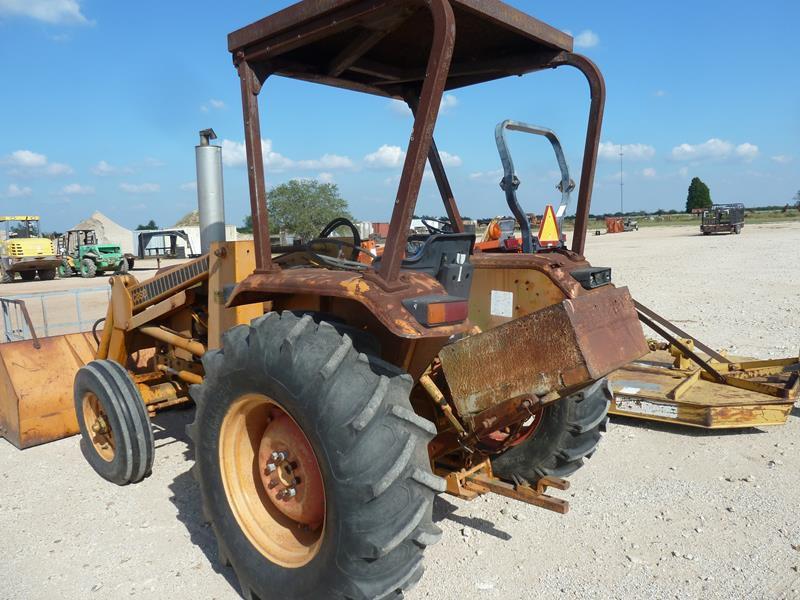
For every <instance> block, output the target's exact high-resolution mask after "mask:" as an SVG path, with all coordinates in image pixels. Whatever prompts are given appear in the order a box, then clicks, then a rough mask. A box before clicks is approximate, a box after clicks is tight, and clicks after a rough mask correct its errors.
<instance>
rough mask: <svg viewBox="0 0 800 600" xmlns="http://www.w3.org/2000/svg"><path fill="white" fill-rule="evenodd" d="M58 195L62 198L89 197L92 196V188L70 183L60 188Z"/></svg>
mask: <svg viewBox="0 0 800 600" xmlns="http://www.w3.org/2000/svg"><path fill="white" fill-rule="evenodd" d="M59 193H60V194H62V195H64V196H91V195H92V194H94V188H93V187H92V186H90V185H81V184H80V183H70V184H68V185H65V186H64V187H62V188H61V191H60V192H59Z"/></svg>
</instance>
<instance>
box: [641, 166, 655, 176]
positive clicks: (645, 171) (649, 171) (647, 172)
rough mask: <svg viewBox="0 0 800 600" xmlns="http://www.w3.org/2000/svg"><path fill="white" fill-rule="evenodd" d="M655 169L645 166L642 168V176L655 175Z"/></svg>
mask: <svg viewBox="0 0 800 600" xmlns="http://www.w3.org/2000/svg"><path fill="white" fill-rule="evenodd" d="M655 176H656V170H655V169H654V168H652V167H647V168H646V169H642V177H655Z"/></svg>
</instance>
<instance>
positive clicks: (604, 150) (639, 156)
mask: <svg viewBox="0 0 800 600" xmlns="http://www.w3.org/2000/svg"><path fill="white" fill-rule="evenodd" d="M620 150H622V153H623V154H624V155H625V156H624V157H623V158H624V159H625V160H648V159H651V158H653V157H654V156H655V154H656V149H655V148H653V146H650V145H648V144H615V143H614V142H600V147H599V148H598V150H597V155H598V156H599V157H600V158H604V159H607V160H611V159H613V160H619V153H620Z"/></svg>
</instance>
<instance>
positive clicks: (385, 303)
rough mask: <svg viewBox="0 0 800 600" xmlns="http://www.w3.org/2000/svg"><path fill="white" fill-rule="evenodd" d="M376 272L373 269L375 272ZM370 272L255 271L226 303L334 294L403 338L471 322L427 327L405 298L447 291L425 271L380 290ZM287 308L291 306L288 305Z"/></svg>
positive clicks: (438, 334)
mask: <svg viewBox="0 0 800 600" xmlns="http://www.w3.org/2000/svg"><path fill="white" fill-rule="evenodd" d="M373 273H374V271H373ZM367 275H368V273H367V274H365V273H360V272H353V271H335V270H330V269H317V268H295V269H285V270H281V271H275V272H272V273H254V274H253V275H250V276H249V277H247V278H245V279H244V280H243V281H241V282H240V283H239V284H238V285H237V286H236V288H235V289H234V290H233V292H232V294H231V297H230V299H229V300H228V303H227V306H228V307H231V306H237V305H240V304H249V303H251V302H259V301H263V300H275V301H276V302H277V301H279V300H280V299H281V298H282V297H286V298H290V297H292V296H294V297H296V296H298V295H300V294H312V295H313V296H314V297H315V298H318V297H332V298H342V299H347V300H352V301H354V302H357V303H359V304H361V305H363V306H365V307H366V309H368V311H369V312H370V313H371V314H372V315H374V316H375V318H377V319H378V321H379V322H380V323H381V324H382V325H383V326H385V327H386V328H387V329H388V330H389V331H391V332H392V333H393V334H394V335H396V336H399V337H402V338H419V337H430V338H442V339H443V340H446V339H447V338H449V337H450V336H451V335H455V334H458V333H463V332H465V331H466V330H467V328H468V325H466V324H459V325H445V326H441V327H431V328H427V327H424V326H422V325H420V324H419V322H418V321H417V320H416V319H415V318H414V317H413V316H412V315H411V313H409V312H408V311H407V310H406V308H405V307H404V306H403V305H402V301H403V300H404V299H406V298H414V297H419V296H427V295H443V294H445V291H444V288H443V287H442V285H441V284H440V283H439V282H438V281H436V280H435V279H433V278H432V277H430V276H428V275H425V274H423V273H418V272H414V271H408V272H404V273H403V277H402V281H403V284H404V285H403V286H401V287H399V288H398V289H397V290H395V291H386V290H384V289H381V287H379V285H378V284H377V283H376V282H375V280H374V279H370V278H369V277H368V276H367ZM287 308H288V307H287Z"/></svg>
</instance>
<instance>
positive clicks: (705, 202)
mask: <svg viewBox="0 0 800 600" xmlns="http://www.w3.org/2000/svg"><path fill="white" fill-rule="evenodd" d="M695 208H711V190H709V189H708V186H707V185H706V184H705V183H703V182H702V181H700V178H699V177H694V178H693V179H692V182H691V183H690V184H689V194H688V195H687V196H686V212H687V213H691V212H692V209H695Z"/></svg>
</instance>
